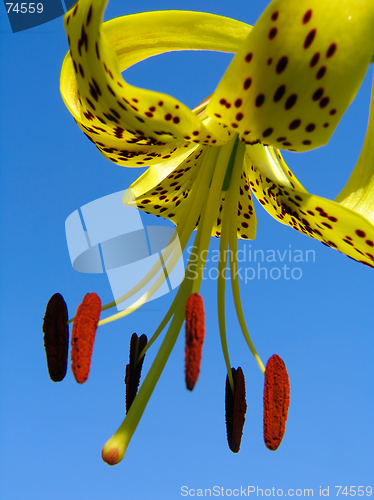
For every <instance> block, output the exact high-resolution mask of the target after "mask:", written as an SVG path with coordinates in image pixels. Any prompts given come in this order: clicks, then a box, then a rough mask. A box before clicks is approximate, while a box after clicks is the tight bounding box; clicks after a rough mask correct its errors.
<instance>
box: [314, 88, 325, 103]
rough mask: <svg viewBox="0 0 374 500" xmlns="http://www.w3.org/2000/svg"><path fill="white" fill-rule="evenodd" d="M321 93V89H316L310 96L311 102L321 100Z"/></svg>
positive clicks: (322, 90)
mask: <svg viewBox="0 0 374 500" xmlns="http://www.w3.org/2000/svg"><path fill="white" fill-rule="evenodd" d="M323 92H324V89H323V88H319V89H317V90H316V91H315V92H314V94H313V96H312V99H313V101H318V100H319V99H321V97H322V96H323Z"/></svg>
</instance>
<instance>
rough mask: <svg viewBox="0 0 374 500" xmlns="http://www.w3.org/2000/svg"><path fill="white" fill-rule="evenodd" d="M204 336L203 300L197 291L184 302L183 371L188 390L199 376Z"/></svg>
mask: <svg viewBox="0 0 374 500" xmlns="http://www.w3.org/2000/svg"><path fill="white" fill-rule="evenodd" d="M204 336H205V313H204V302H203V299H202V297H201V296H200V295H199V294H198V293H193V294H192V295H190V296H189V297H188V299H187V303H186V346H185V373H186V386H187V389H189V390H190V391H192V389H193V388H194V386H195V384H196V382H197V379H198V378H199V374H200V363H201V354H202V349H203V343H204Z"/></svg>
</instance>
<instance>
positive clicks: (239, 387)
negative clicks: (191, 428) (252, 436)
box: [225, 366, 247, 453]
mask: <svg viewBox="0 0 374 500" xmlns="http://www.w3.org/2000/svg"><path fill="white" fill-rule="evenodd" d="M231 374H232V378H233V380H234V387H235V389H234V393H233V392H232V390H231V386H230V383H229V377H228V375H227V376H226V398H225V410H226V431H227V442H228V444H229V448H230V450H231V451H232V452H233V453H238V452H239V450H240V442H241V439H242V434H243V427H244V422H245V412H246V411H247V403H246V401H245V380H244V374H243V371H242V369H241V368H240V366H239V367H238V369H237V370H235V368H231Z"/></svg>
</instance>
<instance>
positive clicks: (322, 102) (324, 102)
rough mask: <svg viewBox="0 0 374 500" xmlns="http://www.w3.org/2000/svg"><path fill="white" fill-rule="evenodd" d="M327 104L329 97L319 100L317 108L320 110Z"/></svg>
mask: <svg viewBox="0 0 374 500" xmlns="http://www.w3.org/2000/svg"><path fill="white" fill-rule="evenodd" d="M329 102H330V98H329V97H324V98H323V99H321V100H320V101H319V107H320V108H325V107H326V106H327V105H328V103H329Z"/></svg>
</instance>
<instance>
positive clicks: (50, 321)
mask: <svg viewBox="0 0 374 500" xmlns="http://www.w3.org/2000/svg"><path fill="white" fill-rule="evenodd" d="M43 332H44V348H45V353H46V355H47V365H48V373H49V376H50V378H51V380H53V382H61V380H63V378H64V377H65V374H66V368H67V363H68V352H69V326H68V310H67V307H66V303H65V301H64V299H63V297H62V295H60V294H59V293H55V294H54V295H52V297H51V298H50V299H49V302H48V304H47V309H46V311H45V315H44V321H43Z"/></svg>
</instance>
